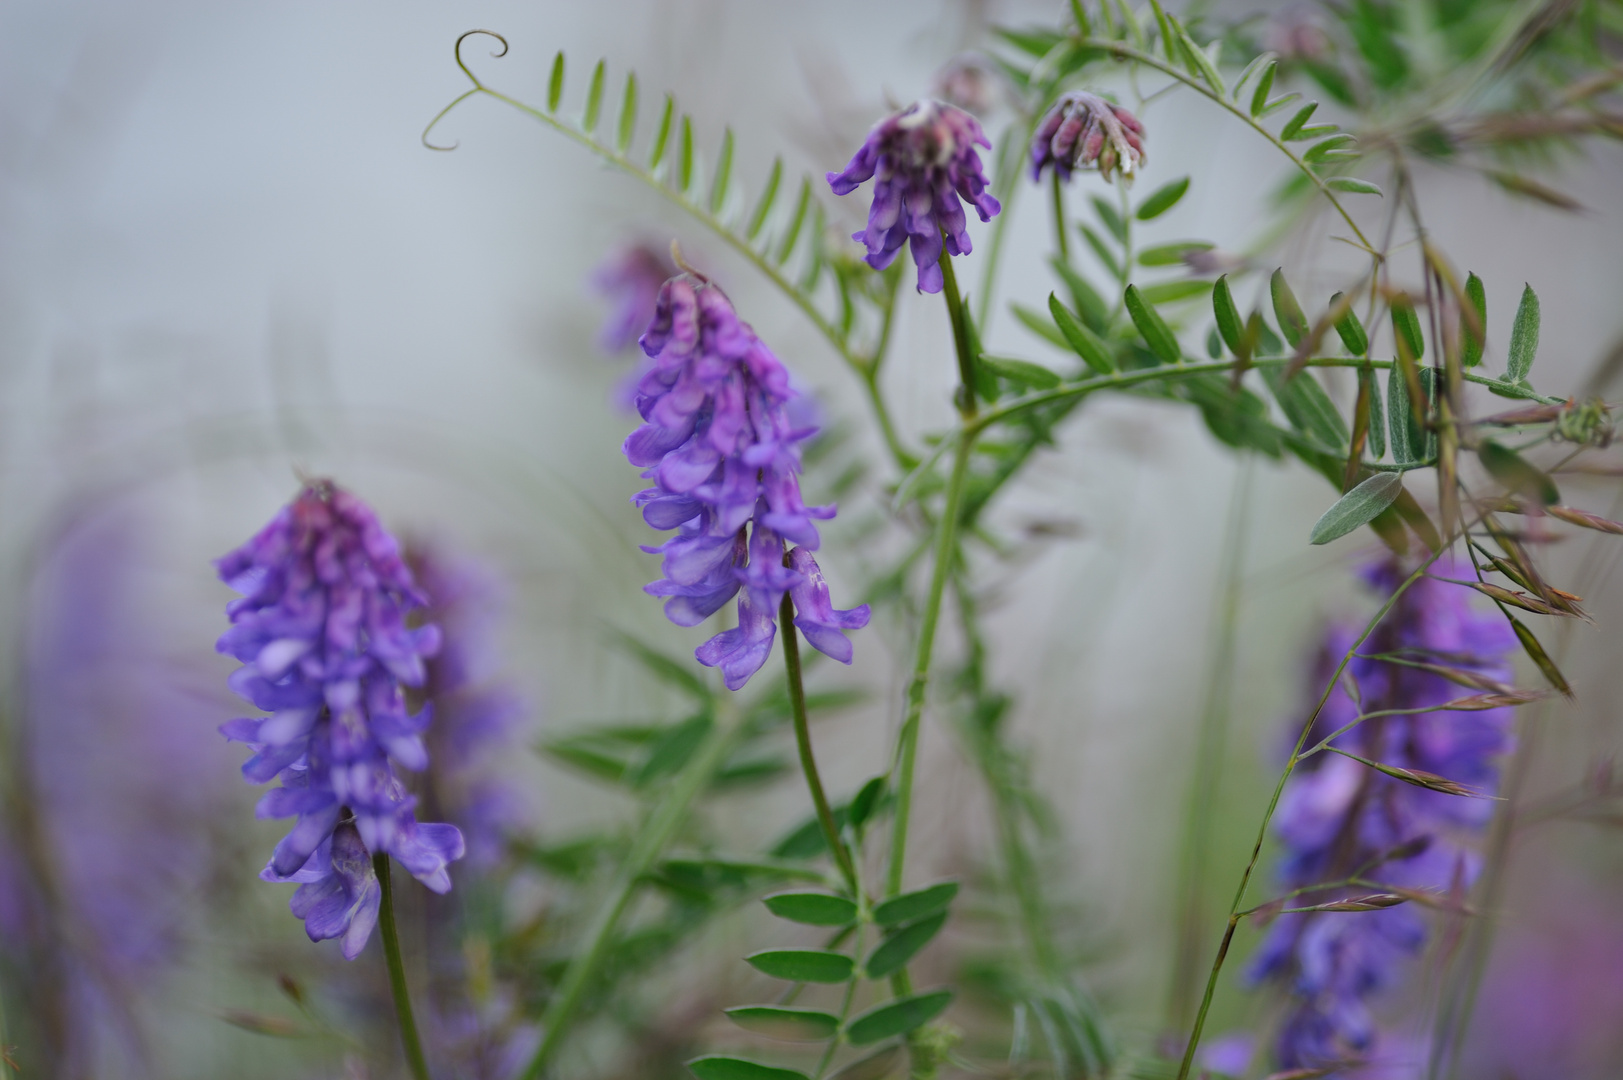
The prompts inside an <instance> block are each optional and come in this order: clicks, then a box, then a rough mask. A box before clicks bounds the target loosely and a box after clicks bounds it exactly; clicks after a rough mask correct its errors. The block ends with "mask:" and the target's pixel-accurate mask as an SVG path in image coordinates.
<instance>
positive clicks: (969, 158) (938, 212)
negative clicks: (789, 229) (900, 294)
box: [828, 100, 1002, 293]
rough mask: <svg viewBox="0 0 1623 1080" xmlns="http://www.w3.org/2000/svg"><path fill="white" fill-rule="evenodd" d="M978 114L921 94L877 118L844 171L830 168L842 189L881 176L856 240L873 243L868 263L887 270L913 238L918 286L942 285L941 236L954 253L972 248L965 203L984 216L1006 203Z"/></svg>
mask: <svg viewBox="0 0 1623 1080" xmlns="http://www.w3.org/2000/svg"><path fill="white" fill-rule="evenodd" d="M991 145H992V144H991V142H990V141H989V140H988V139H987V138H986V132H984V131H982V130H981V125H980V121H978V120H976V119H975V118H974V117H973V116H971V115H969V113H967V112H965V111H964V110H963V109H960V108H958V107H957V106H956V105H948V104H946V103H945V102H941V101H930V100H925V101H917V102H914V103H913V104H912V105H909V106H908V107H907V108H906V109H903V110H902V111H901V112H899V113H895V114H894V115H892V116H887V117H886V118H885V119H883V120H881V121H880V122H879V123H878V124H875V125H874V128H873V130H872V131H870V132H869V133H868V138H867V141H865V142H864V143H863V144H862V148H861V149H859V150H858V151H857V153H856V156H855V157H853V158H852V159H851V161H850V164H848V165H846V167H845V170H844V171H843V172H837V173H834V172H831V173H829V174H828V182H829V186H830V187H831V188H833V189H834V194H836V195H848V194H850V193H851V192H853V191H855V190H856V189H857V187H858V186H859V185H860V184H861V183H862V182H863V181H865V180H868V179H870V178H872V177H875V176H877V177H878V179H877V180H876V181H875V183H874V189H873V205H872V207H870V208H869V210H868V227H867V228H866V229H865V230H863V231H862V232H860V233H857V234H855V235H854V236H853V237H852V239H854V240H861V241H862V242H863V243H864V244H866V245H867V247H868V265H869V266H871V267H873V268H874V269H875V270H883V269H885V267H887V266H889V265H890V264H891V262H892V261H893V260H894V259H895V258H896V253H897V252H898V251H900V250H901V248H902V244H903V243H904V242H908V243H910V246H911V248H912V252H913V263H914V265H915V266H917V267H918V275H919V276H918V284H919V291H920V292H930V293H937V292H940V291H941V288H942V276H941V267H940V266H939V265H938V260H939V259H940V258H941V247H942V243H943V242H945V244H946V249H947V253H948V254H949V255H968V254H969V252H970V250H971V244H970V242H969V228H968V225H967V222H966V219H965V216H964V207H963V203H962V202H960V201H959V200H960V199H963V200H967V201H968V202H969V203H971V204H972V205H973V206H974V207H975V212H976V213H978V214H979V215H980V218H981V220H982V221H990V220H992V216H993V215H994V214H996V213H997V212H998V211H999V210H1000V209H1002V207H1001V206H999V205H998V201H997V200H996V199H995V198H993V197H992V193H991V192H990V191H988V190H986V188H987V182H986V174H985V173H984V172H983V171H982V169H981V157H980V154H979V153H977V152H976V150H975V147H976V146H984V147H987V148H990V147H991Z"/></svg>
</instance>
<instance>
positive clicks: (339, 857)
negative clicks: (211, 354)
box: [217, 481, 463, 959]
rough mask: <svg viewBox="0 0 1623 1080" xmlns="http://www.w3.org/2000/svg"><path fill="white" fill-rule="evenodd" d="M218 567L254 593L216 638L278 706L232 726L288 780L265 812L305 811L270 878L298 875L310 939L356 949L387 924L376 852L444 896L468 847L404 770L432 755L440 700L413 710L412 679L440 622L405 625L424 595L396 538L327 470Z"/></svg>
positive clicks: (279, 848)
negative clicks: (419, 795) (379, 923)
mask: <svg viewBox="0 0 1623 1080" xmlns="http://www.w3.org/2000/svg"><path fill="white" fill-rule="evenodd" d="M217 565H218V567H219V571H220V577H221V579H222V580H223V581H225V582H226V583H227V584H229V585H230V586H231V587H232V588H234V589H236V590H237V591H238V592H241V593H243V594H244V595H243V598H242V599H240V600H236V601H233V602H232V603H231V605H230V606H229V607H228V608H227V609H226V612H227V614H228V615H229V616H230V618H231V622H232V624H233V625H232V627H231V629H230V630H227V631H226V632H225V633H224V634H223V635H222V636H221V637H220V641H219V644H218V646H217V647H218V649H219V651H221V652H223V653H229V654H230V655H232V656H234V657H236V658H237V659H238V660H241V661H242V662H243V666H242V667H240V668H238V669H237V671H236V672H235V673H234V674H233V675H232V676H231V679H230V683H231V687H232V689H234V690H236V691H237V693H239V694H241V695H242V696H243V697H245V698H247V699H248V700H249V701H250V702H252V703H253V704H254V705H255V706H256V707H258V708H260V709H263V710H264V711H266V712H269V713H271V714H272V715H270V716H267V717H258V718H253V717H250V718H244V719H239V720H232V721H230V722H229V723H226V724H223V725H221V727H220V732H221V734H223V735H225V737H226V738H228V739H231V740H233V741H235V742H243V743H247V744H248V745H249V746H250V747H252V748H253V750H254V756H253V757H252V758H250V759H249V761H248V763H247V764H246V765H244V766H243V774H244V775H245V776H247V777H248V779H249V780H252V781H254V782H255V783H263V782H264V781H267V780H270V779H272V778H277V779H280V780H281V782H282V786H281V787H279V788H276V789H274V790H272V791H269V792H266V794H265V796H264V797H263V798H262V799H260V801H259V809H258V815H259V816H260V817H273V818H285V817H297V818H298V819H299V820H298V823H297V824H296V825H294V826H293V829H292V831H291V832H289V833H288V834H287V835H286V836H285V837H283V838H282V841H281V843H279V844H277V845H276V851H275V853H274V854H273V855H272V856H271V860H270V863H269V865H267V866H266V867H265V870H264V871H263V872H262V873H261V874H260V877H262V878H263V879H265V880H266V881H298V882H301V883H302V884H301V885H300V887H299V890H298V891H297V892H296V893H294V895H293V903H292V908H293V913H294V914H295V915H297V916H298V917H299V918H301V919H303V920H304V921H305V929H306V931H307V932H308V933H309V935H310V937H311V940H314V941H320V940H324V939H326V938H332V937H342V938H343V939H344V941H343V950H344V955H345V956H346V957H349V958H350V959H354V957H355V956H356V955H357V954H359V952H360V950H361V947H362V946H364V945H365V944H366V939H367V937H368V936H370V934H371V932H372V925H373V923H374V922H376V919H377V896H378V892H377V880H376V878H375V876H373V874H372V870H371V857H372V856H373V855H374V854H378V853H387V854H390V855H393V856H394V857H395V859H397V860H398V861H399V862H400V864H401V865H402V866H404V867H405V868H406V869H407V871H409V872H410V873H411V874H412V875H413V876H415V877H416V878H417V879H418V880H419V881H421V882H422V883H423V884H425V885H427V886H428V887H429V888H431V889H433V890H434V891H436V892H442V893H443V892H446V891H448V890H449V889H450V888H451V877H450V874H449V873H448V872H447V870H446V866H447V864H448V863H450V862H451V861H453V860H455V859H459V858H461V857H462V853H463V842H462V834H461V833H460V832H458V831H457V829H456V828H455V827H454V826H451V825H430V824H419V823H418V821H417V819H416V816H415V815H414V814H413V813H412V807H413V806H415V805H416V799H414V798H413V797H412V796H411V795H410V794H408V793H407V791H406V788H405V785H404V784H402V783H401V781H400V778H399V777H398V776H397V775H396V774H395V766H396V765H399V766H401V767H403V768H407V769H412V770H419V769H422V768H424V767H425V766H426V765H427V764H428V755H427V752H426V751H425V750H424V748H423V741H422V735H423V732H424V731H425V730H426V729H427V727H428V721H429V716H428V710H427V709H424V710H423V711H422V712H420V713H418V714H417V715H416V716H412V715H409V714H408V713H407V711H406V703H405V696H404V694H403V692H402V688H403V687H406V686H410V687H420V686H422V685H423V681H424V667H423V661H424V660H425V658H427V657H430V656H432V655H434V653H435V652H436V651H437V650H438V648H439V642H440V637H439V631H438V629H437V628H435V627H434V626H431V625H430V626H421V627H418V628H416V629H410V628H408V627H407V625H406V615H407V613H408V612H410V611H411V610H412V609H414V608H418V607H421V606H423V604H424V603H425V602H426V598H425V597H424V596H423V595H422V594H421V593H420V592H419V591H418V589H417V586H416V584H415V583H414V582H413V580H412V576H411V571H410V570H409V569H408V568H407V567H406V564H405V562H404V560H403V559H402V558H401V556H400V548H399V545H398V544H397V543H396V542H395V539H394V537H392V536H390V535H389V534H388V533H387V532H385V531H384V529H383V526H382V525H380V524H379V523H378V520H377V518H376V517H375V516H373V514H372V511H371V510H370V509H369V508H368V507H367V506H366V504H364V503H362V502H361V501H360V500H359V499H357V498H355V497H354V496H353V495H351V494H349V493H348V492H346V491H342V490H340V489H339V488H336V487H334V486H333V485H332V484H331V483H328V482H325V481H320V482H315V483H311V484H309V485H307V486H306V487H305V489H304V490H303V491H302V492H300V493H299V497H298V498H297V499H295V500H294V501H293V502H292V504H290V505H289V506H287V507H286V508H284V509H283V510H282V512H281V513H280V514H278V515H277V516H276V518H275V520H273V521H272V522H271V523H270V524H269V525H267V526H266V527H265V528H264V529H262V530H261V531H260V533H259V534H258V535H257V536H255V537H254V538H253V539H252V540H250V541H248V543H246V544H244V545H243V546H242V547H240V548H238V549H237V550H236V551H233V552H232V553H231V554H229V555H227V556H225V557H224V558H222V559H220V560H219V562H218V564H217Z"/></svg>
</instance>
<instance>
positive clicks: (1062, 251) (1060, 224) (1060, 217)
mask: <svg viewBox="0 0 1623 1080" xmlns="http://www.w3.org/2000/svg"><path fill="white" fill-rule="evenodd" d="M1048 178H1049V179H1050V180H1051V181H1052V184H1050V187H1051V188H1052V190H1053V193H1054V254H1055V255H1057V256H1059V261H1060V262H1062V263H1068V262H1070V261H1071V241H1070V239H1069V238H1068V237H1067V236H1066V235H1065V233H1066V228H1065V184H1064V182H1063V181H1061V180H1060V178H1059V170H1058V169H1051V170H1049V177H1048Z"/></svg>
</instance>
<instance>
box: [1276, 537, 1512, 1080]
mask: <svg viewBox="0 0 1623 1080" xmlns="http://www.w3.org/2000/svg"><path fill="white" fill-rule="evenodd" d="M1434 573H1436V574H1438V575H1439V576H1442V577H1449V576H1459V574H1461V573H1463V574H1468V573H1469V569H1468V568H1465V569H1463V570H1461V571H1459V572H1458V573H1455V572H1453V570H1452V568H1450V567H1448V566H1446V565H1440V566H1439V567H1437V568H1435V569H1434ZM1405 576H1406V575H1405V573H1404V572H1403V570H1402V569H1401V567H1400V566H1399V565H1398V564H1397V563H1395V562H1392V561H1388V562H1383V563H1381V564H1378V565H1377V566H1375V567H1373V568H1372V569H1371V570H1370V571H1368V572H1367V574H1366V577H1367V580H1368V581H1369V583H1370V585H1372V586H1373V587H1374V588H1375V589H1376V590H1377V591H1379V592H1381V593H1384V594H1390V593H1391V592H1392V591H1393V590H1395V589H1396V588H1397V586H1398V585H1399V584H1400V583H1401V582H1402V581H1403V580H1404V578H1405ZM1472 595H1474V594H1472V593H1471V592H1469V591H1468V590H1466V589H1465V588H1463V587H1461V586H1458V585H1454V584H1451V583H1448V582H1445V581H1440V580H1437V579H1436V578H1434V577H1424V578H1421V579H1420V580H1419V581H1417V582H1415V584H1413V585H1411V586H1410V587H1409V589H1408V590H1407V591H1406V592H1405V593H1404V594H1403V596H1402V597H1401V598H1399V600H1398V603H1397V604H1396V606H1395V607H1394V608H1393V609H1392V611H1391V612H1389V613H1388V614H1387V616H1386V618H1385V619H1384V620H1383V621H1382V623H1381V624H1380V626H1378V627H1377V628H1376V629H1375V631H1374V632H1373V633H1372V634H1371V635H1370V637H1369V639H1368V640H1367V641H1365V642H1364V644H1363V646H1362V647H1361V648H1360V650H1359V656H1358V657H1355V658H1354V659H1353V661H1352V662H1351V664H1350V665H1349V667H1348V672H1349V673H1350V674H1351V676H1352V679H1353V682H1354V685H1355V686H1356V688H1357V691H1358V693H1359V695H1360V696H1361V699H1362V707H1360V704H1359V702H1356V701H1355V700H1354V699H1353V698H1352V697H1351V696H1350V695H1349V693H1348V691H1347V689H1346V682H1345V680H1343V682H1342V684H1341V685H1339V686H1338V687H1337V688H1336V690H1335V692H1334V693H1332V695H1331V696H1330V698H1329V700H1328V701H1327V702H1326V704H1325V707H1324V709H1323V710H1322V711H1321V712H1320V714H1319V716H1318V718H1317V719H1316V720H1315V722H1314V728H1313V731H1312V732H1311V733H1310V734H1309V736H1308V745H1314V744H1316V743H1318V742H1319V741H1320V740H1321V739H1323V738H1324V737H1326V736H1328V735H1329V734H1330V733H1332V732H1334V731H1336V730H1338V729H1339V728H1342V727H1344V726H1346V725H1347V724H1350V723H1352V722H1353V721H1354V720H1355V719H1356V718H1357V717H1358V716H1359V715H1360V714H1364V715H1368V714H1371V713H1382V712H1387V711H1388V710H1408V709H1425V708H1426V707H1427V706H1440V705H1443V704H1445V703H1447V702H1450V701H1455V700H1458V699H1460V698H1462V697H1468V696H1470V695H1471V694H1472V693H1473V691H1472V690H1470V689H1465V688H1462V687H1461V686H1460V685H1459V684H1458V683H1457V682H1455V681H1452V680H1450V679H1448V678H1446V677H1444V676H1442V675H1440V674H1437V673H1436V672H1435V671H1434V670H1427V668H1425V667H1416V666H1413V665H1415V664H1422V665H1430V666H1431V667H1433V668H1436V667H1447V668H1451V669H1454V670H1455V671H1458V672H1460V673H1463V675H1464V677H1466V678H1468V679H1470V680H1472V681H1476V682H1478V683H1480V684H1482V685H1493V684H1495V683H1503V682H1504V681H1506V680H1508V679H1509V678H1510V677H1511V666H1510V662H1509V660H1508V654H1509V653H1510V651H1511V650H1512V649H1514V648H1515V645H1516V641H1515V637H1514V636H1513V634H1512V633H1511V631H1510V628H1509V627H1508V626H1507V625H1506V624H1505V622H1504V621H1503V620H1502V619H1499V618H1497V617H1494V616H1492V615H1484V614H1479V613H1477V612H1475V611H1474V610H1472V608H1471V606H1470V603H1469V597H1470V596H1472ZM1353 640H1354V635H1353V634H1352V633H1351V632H1350V631H1348V630H1346V629H1345V628H1335V629H1332V630H1331V631H1330V633H1329V634H1327V636H1326V640H1325V643H1324V647H1323V650H1322V651H1321V653H1320V657H1319V661H1318V664H1317V670H1316V671H1315V672H1314V680H1315V683H1314V688H1315V690H1317V689H1318V688H1319V687H1322V686H1323V685H1324V680H1325V679H1327V678H1328V677H1329V676H1330V673H1331V672H1332V671H1334V669H1335V665H1336V663H1337V662H1338V660H1339V659H1340V658H1341V657H1342V656H1343V655H1344V654H1345V652H1346V650H1347V649H1348V648H1349V647H1350V646H1351V645H1352V643H1353ZM1376 657H1391V658H1395V659H1396V660H1399V661H1404V662H1394V661H1393V660H1392V659H1376ZM1512 715H1513V710H1512V708H1511V707H1509V706H1501V707H1496V708H1485V709H1477V710H1474V711H1462V710H1445V709H1435V710H1431V711H1424V712H1415V713H1412V714H1402V713H1400V714H1396V715H1385V716H1373V717H1371V718H1369V719H1366V720H1364V721H1363V722H1362V723H1360V724H1359V725H1358V726H1356V727H1354V728H1353V729H1352V730H1351V731H1349V732H1347V733H1346V734H1344V735H1342V736H1340V737H1338V738H1337V739H1335V740H1334V743H1333V745H1335V746H1338V747H1340V748H1342V749H1343V750H1346V751H1347V752H1349V753H1352V754H1357V755H1358V756H1359V757H1362V758H1365V759H1368V760H1370V761H1376V762H1380V763H1381V764H1384V765H1390V766H1396V767H1398V768H1402V769H1409V770H1415V771H1419V772H1424V773H1429V774H1432V775H1434V776H1441V777H1445V778H1446V779H1447V780H1449V781H1453V782H1456V783H1458V784H1462V785H1464V786H1466V787H1468V788H1470V789H1472V790H1473V791H1475V792H1478V793H1480V794H1484V795H1488V794H1491V793H1492V792H1493V791H1494V789H1495V788H1496V786H1497V784H1498V766H1497V764H1496V759H1497V758H1498V757H1499V756H1500V755H1502V754H1504V753H1505V752H1507V751H1508V750H1509V749H1510V743H1511V736H1510V730H1511V722H1512ZM1491 812H1492V804H1491V802H1489V801H1488V800H1486V799H1479V798H1462V797H1460V796H1457V795H1451V794H1445V793H1443V792H1441V791H1436V790H1430V789H1428V788H1425V787H1420V786H1416V785H1413V784H1409V783H1405V782H1403V781H1400V780H1398V779H1395V778H1393V777H1391V776H1387V775H1385V774H1383V773H1379V772H1377V771H1375V770H1373V769H1371V768H1369V767H1368V766H1366V765H1364V764H1362V763H1361V762H1359V761H1355V760H1353V759H1352V758H1349V757H1344V756H1342V755H1340V754H1333V753H1320V754H1315V755H1313V756H1312V757H1309V758H1307V759H1306V760H1305V761H1304V762H1303V763H1302V765H1301V766H1300V767H1298V769H1297V771H1296V774H1295V776H1294V778H1293V780H1292V782H1291V784H1290V786H1289V787H1287V788H1286V790H1285V794H1284V797H1283V799H1282V800H1281V802H1280V805H1279V812H1278V814H1277V816H1276V817H1275V822H1276V825H1275V831H1276V832H1277V834H1278V836H1279V839H1280V840H1281V841H1282V843H1283V845H1284V848H1285V855H1284V860H1283V863H1282V865H1281V869H1280V884H1281V886H1282V887H1283V888H1284V889H1286V890H1295V889H1305V888H1307V887H1309V886H1313V885H1317V884H1329V883H1334V882H1338V881H1345V880H1346V879H1348V878H1349V877H1354V876H1356V877H1359V878H1361V879H1365V880H1370V881H1374V882H1378V883H1380V884H1382V885H1391V886H1396V887H1399V888H1407V889H1416V890H1429V891H1432V892H1434V893H1437V894H1439V895H1444V894H1448V895H1460V894H1462V893H1463V891H1464V890H1465V889H1466V888H1467V887H1468V886H1469V885H1470V883H1471V882H1472V881H1473V880H1474V879H1475V878H1476V876H1477V873H1478V870H1479V867H1480V857H1479V855H1478V854H1477V853H1476V852H1475V850H1473V847H1472V844H1471V841H1472V839H1473V837H1474V836H1475V834H1477V833H1479V832H1480V831H1481V830H1482V828H1483V827H1484V826H1485V825H1486V824H1487V821H1488V817H1489V815H1490V814H1491ZM1350 891H1355V890H1349V889H1347V888H1341V889H1339V890H1338V889H1327V890H1325V891H1323V892H1318V891H1310V892H1308V893H1306V894H1304V895H1303V896H1302V897H1301V898H1300V900H1299V901H1292V906H1296V905H1297V904H1298V903H1300V905H1301V906H1309V905H1312V904H1316V903H1322V902H1325V901H1327V900H1331V899H1335V898H1338V897H1341V896H1346V895H1348V894H1349V892H1350ZM1361 891H1362V892H1365V893H1367V892H1369V889H1368V888H1364V889H1362V890H1361ZM1425 939H1426V923H1425V921H1424V919H1423V918H1422V916H1421V914H1420V912H1419V911H1417V910H1416V909H1415V906H1414V905H1412V904H1407V905H1403V906H1397V907H1389V908H1385V909H1383V910H1376V911H1367V912H1358V913H1345V912H1315V913H1307V914H1293V915H1285V916H1283V917H1281V918H1280V919H1279V920H1277V921H1276V922H1275V923H1274V924H1273V926H1272V928H1271V929H1270V931H1269V934H1268V937H1267V938H1266V940H1265V941H1264V943H1263V945H1262V948H1261V950H1260V952H1259V953H1258V955H1257V958H1256V960H1255V961H1254V962H1253V965H1252V976H1253V978H1255V979H1264V978H1273V979H1277V980H1280V981H1282V982H1284V983H1285V984H1286V985H1287V986H1288V987H1289V990H1290V993H1291V995H1292V997H1293V998H1294V1005H1293V1008H1292V1010H1291V1012H1290V1015H1289V1016H1288V1018H1287V1019H1286V1021H1285V1024H1284V1027H1283V1029H1282V1030H1281V1032H1280V1035H1279V1040H1278V1043H1277V1047H1276V1053H1277V1057H1278V1062H1277V1065H1278V1067H1279V1068H1281V1069H1312V1068H1323V1067H1327V1066H1333V1065H1335V1064H1337V1063H1346V1062H1353V1061H1358V1060H1365V1059H1368V1058H1370V1057H1371V1056H1372V1055H1374V1054H1376V1053H1377V1052H1378V1042H1379V1040H1378V1032H1377V1030H1376V1025H1375V1022H1374V1019H1373V1017H1372V1014H1371V1011H1370V1004H1369V1003H1370V1000H1371V999H1372V998H1373V997H1375V996H1376V995H1377V994H1378V993H1379V992H1380V991H1381V990H1382V989H1384V988H1386V987H1389V986H1391V985H1393V984H1394V983H1396V982H1397V981H1398V980H1399V979H1400V978H1401V976H1402V974H1403V968H1404V961H1405V958H1406V957H1408V956H1410V955H1412V954H1414V953H1416V952H1418V951H1419V950H1420V948H1421V946H1422V945H1423V944H1424V943H1425Z"/></svg>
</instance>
